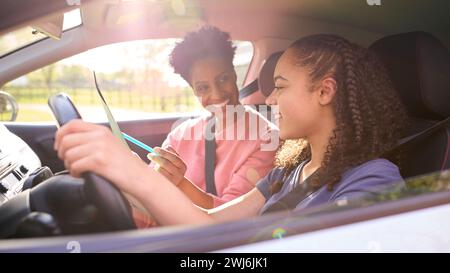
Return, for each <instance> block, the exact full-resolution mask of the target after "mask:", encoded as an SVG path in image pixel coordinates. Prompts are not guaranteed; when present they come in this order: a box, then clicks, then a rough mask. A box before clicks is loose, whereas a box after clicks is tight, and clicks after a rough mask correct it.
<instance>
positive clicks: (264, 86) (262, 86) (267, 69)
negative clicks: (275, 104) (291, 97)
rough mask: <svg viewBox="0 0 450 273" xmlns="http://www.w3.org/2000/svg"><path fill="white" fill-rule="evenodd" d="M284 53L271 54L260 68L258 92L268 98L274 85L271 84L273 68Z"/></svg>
mask: <svg viewBox="0 0 450 273" xmlns="http://www.w3.org/2000/svg"><path fill="white" fill-rule="evenodd" d="M283 52H284V51H278V52H275V53H272V55H270V56H269V58H267V60H266V62H265V63H264V64H263V66H262V67H261V70H260V71H259V77H258V85H259V90H260V91H261V93H263V95H264V96H266V97H268V96H269V95H270V93H272V91H273V88H274V87H275V83H274V82H273V73H274V72H275V66H277V62H278V59H280V57H281V55H282V54H283Z"/></svg>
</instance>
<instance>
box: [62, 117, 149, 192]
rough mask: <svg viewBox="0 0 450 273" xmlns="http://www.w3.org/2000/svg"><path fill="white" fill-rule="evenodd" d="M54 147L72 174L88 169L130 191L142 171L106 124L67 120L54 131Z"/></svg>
mask: <svg viewBox="0 0 450 273" xmlns="http://www.w3.org/2000/svg"><path fill="white" fill-rule="evenodd" d="M55 149H56V150H57V151H58V157H59V158H60V159H61V160H63V161H64V166H65V167H66V168H67V169H68V170H69V171H70V174H71V175H72V176H75V177H80V176H81V175H82V174H83V173H84V172H88V171H90V172H93V173H96V174H97V175H100V176H102V177H104V178H106V179H108V180H109V181H111V182H113V183H114V184H116V185H117V186H118V187H119V188H121V190H123V191H126V192H130V193H131V192H132V190H133V188H135V186H133V183H137V182H138V181H139V179H138V178H139V175H140V174H142V173H143V172H145V170H146V165H145V164H144V163H143V162H142V161H141V160H139V159H138V158H136V157H135V156H133V154H132V153H130V151H129V150H128V149H127V148H126V147H125V146H124V145H123V144H122V143H121V142H120V141H119V140H118V139H117V138H116V137H115V136H114V135H113V134H112V133H111V131H110V130H109V129H108V128H107V127H105V126H101V125H96V124H92V123H87V122H84V121H81V120H73V121H70V122H69V123H67V124H66V125H64V126H62V127H61V128H60V129H59V130H58V131H57V132H56V136H55ZM147 171H148V170H147Z"/></svg>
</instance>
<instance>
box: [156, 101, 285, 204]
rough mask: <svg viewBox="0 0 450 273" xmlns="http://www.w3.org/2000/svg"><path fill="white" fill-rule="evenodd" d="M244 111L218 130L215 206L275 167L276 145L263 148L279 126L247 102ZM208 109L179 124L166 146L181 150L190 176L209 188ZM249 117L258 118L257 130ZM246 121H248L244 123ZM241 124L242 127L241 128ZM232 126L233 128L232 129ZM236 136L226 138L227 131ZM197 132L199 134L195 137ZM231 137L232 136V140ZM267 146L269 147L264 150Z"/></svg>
mask: <svg viewBox="0 0 450 273" xmlns="http://www.w3.org/2000/svg"><path fill="white" fill-rule="evenodd" d="M244 109H245V118H244V115H242V117H241V118H238V119H237V120H235V122H234V123H233V126H231V124H230V125H229V126H226V128H225V130H220V129H219V130H216V133H215V135H216V167H215V174H214V178H215V183H216V191H217V196H213V198H214V207H216V206H219V205H221V204H223V203H226V202H228V201H230V200H233V199H234V198H236V197H238V196H241V195H243V194H245V193H247V192H248V191H250V190H251V189H253V188H254V187H255V185H256V183H257V182H258V181H259V180H260V179H261V178H263V177H264V176H265V175H266V174H267V173H268V171H269V170H271V169H272V168H273V162H274V158H275V153H276V148H277V147H278V145H276V146H274V145H271V146H272V148H270V149H267V146H266V148H262V147H264V144H266V145H267V144H269V143H270V142H271V141H272V142H273V140H274V139H276V144H278V128H277V127H276V126H275V125H274V124H273V123H271V122H269V121H268V120H267V119H266V118H264V117H263V116H262V115H261V114H259V113H258V112H257V111H256V110H254V109H253V108H251V107H248V106H244ZM209 115H210V114H209V113H207V114H205V115H202V116H201V117H199V118H195V119H190V120H187V121H184V122H183V123H181V124H180V125H178V126H177V127H176V128H175V129H174V130H173V131H172V132H171V133H170V134H169V135H168V136H167V139H166V140H165V141H164V143H163V145H162V147H163V148H167V147H168V146H169V145H170V146H171V147H172V148H173V149H174V150H175V151H177V153H178V154H179V155H180V157H181V159H182V160H183V161H184V162H185V163H186V165H187V171H186V174H185V176H186V178H188V179H189V180H191V181H192V182H193V183H195V184H196V185H197V186H198V187H200V188H201V189H203V190H205V188H206V186H205V170H204V169H205V160H204V158H205V137H204V134H205V126H206V121H207V118H208V116H209ZM249 121H253V125H254V124H255V122H256V121H257V123H256V124H257V127H255V126H253V127H254V128H257V129H256V130H254V131H255V132H256V133H255V132H250V129H249V128H250V127H252V126H249ZM243 122H245V124H243ZM239 126H240V128H238V127H239ZM230 130H231V131H230ZM233 132H234V136H233V137H231V138H230V137H228V138H226V136H227V134H228V135H229V136H230V135H233ZM194 136H196V137H194ZM228 139H231V140H228ZM264 149H266V150H268V151H264Z"/></svg>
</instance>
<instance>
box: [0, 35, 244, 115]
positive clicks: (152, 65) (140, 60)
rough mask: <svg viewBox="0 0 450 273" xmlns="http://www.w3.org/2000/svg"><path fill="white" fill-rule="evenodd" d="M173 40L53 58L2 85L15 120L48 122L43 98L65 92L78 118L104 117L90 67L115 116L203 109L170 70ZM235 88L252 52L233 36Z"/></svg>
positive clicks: (188, 89)
mask: <svg viewBox="0 0 450 273" xmlns="http://www.w3.org/2000/svg"><path fill="white" fill-rule="evenodd" d="M177 41H178V40H177V39H152V40H142V41H131V42H124V43H117V44H112V45H107V46H102V47H99V48H95V49H92V50H89V51H86V52H83V53H81V54H78V55H75V56H72V57H70V58H67V59H64V60H61V61H58V62H56V63H54V64H51V65H48V66H46V67H43V68H41V69H38V70H36V71H33V72H31V73H29V74H27V75H25V76H22V77H20V78H18V79H16V80H14V81H11V82H9V83H7V84H6V85H5V86H3V88H2V90H4V91H6V92H8V93H10V94H11V95H13V96H14V97H15V98H16V100H17V102H18V105H19V113H18V115H17V120H16V121H20V122H23V121H25V122H41V121H53V117H52V114H51V111H50V109H49V108H48V106H47V99H48V97H49V96H50V95H52V94H54V93H58V92H65V93H67V94H69V95H70V97H71V98H72V100H73V101H74V103H75V104H76V106H77V108H78V109H79V111H80V114H81V115H82V117H83V119H85V120H87V121H93V122H102V121H107V118H106V115H105V114H104V112H103V108H102V106H101V103H100V101H99V97H98V95H97V93H96V91H95V88H94V86H95V85H94V80H93V74H92V71H95V72H96V75H97V79H98V82H99V86H100V89H101V90H102V93H103V95H104V96H105V99H106V101H107V103H108V105H109V106H110V108H111V111H112V113H113V115H114V117H115V119H116V120H138V119H145V118H155V117H163V116H168V115H174V114H179V113H193V114H196V113H200V112H201V111H203V109H202V107H201V105H200V103H199V102H198V100H197V98H196V97H195V96H194V94H193V92H192V90H191V88H190V87H189V85H188V84H187V83H186V82H185V81H184V80H183V79H182V78H181V77H180V76H179V75H177V74H175V73H174V72H173V69H172V67H171V66H170V65H169V57H168V56H169V54H170V52H171V50H172V49H173V47H174V46H175V44H176V42H177ZM233 43H234V45H235V46H236V47H237V49H236V56H235V59H234V64H235V68H236V72H237V76H238V77H237V78H238V80H237V84H238V87H239V88H240V87H242V84H243V82H244V78H245V76H246V73H247V70H248V66H249V64H250V61H251V59H252V56H253V46H252V44H251V43H250V42H247V41H234V42H233Z"/></svg>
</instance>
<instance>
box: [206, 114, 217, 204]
mask: <svg viewBox="0 0 450 273" xmlns="http://www.w3.org/2000/svg"><path fill="white" fill-rule="evenodd" d="M215 120H216V119H215V117H214V116H212V117H210V118H208V120H207V121H206V127H205V128H206V130H205V183H206V192H207V193H211V194H214V195H217V191H216V182H215V179H214V170H215V164H216V137H215V134H214V132H215V127H216V126H215Z"/></svg>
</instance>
